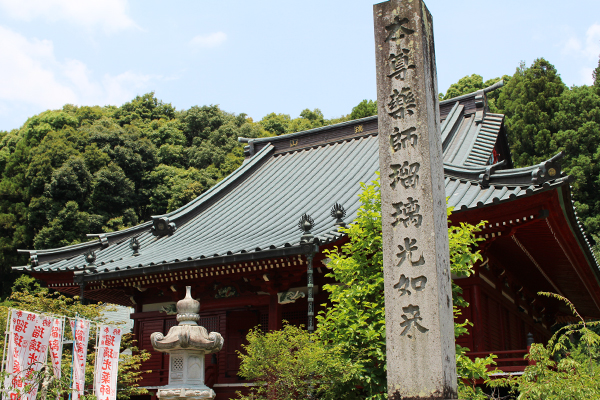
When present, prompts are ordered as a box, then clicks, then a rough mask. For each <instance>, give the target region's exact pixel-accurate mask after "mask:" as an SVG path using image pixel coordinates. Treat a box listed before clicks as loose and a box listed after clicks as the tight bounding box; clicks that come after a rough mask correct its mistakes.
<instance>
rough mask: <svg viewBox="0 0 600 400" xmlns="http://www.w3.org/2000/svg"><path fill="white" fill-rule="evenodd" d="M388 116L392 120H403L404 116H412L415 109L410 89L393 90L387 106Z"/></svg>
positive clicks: (414, 101) (415, 105)
mask: <svg viewBox="0 0 600 400" xmlns="http://www.w3.org/2000/svg"><path fill="white" fill-rule="evenodd" d="M387 106H388V109H389V112H388V114H389V115H390V116H391V117H392V118H394V119H403V118H404V117H405V116H406V115H413V114H414V113H415V110H414V109H415V107H417V103H416V99H415V95H414V93H413V92H412V90H410V88H402V89H401V90H400V91H398V89H394V90H393V92H392V94H391V95H390V102H389V103H388V104H387Z"/></svg>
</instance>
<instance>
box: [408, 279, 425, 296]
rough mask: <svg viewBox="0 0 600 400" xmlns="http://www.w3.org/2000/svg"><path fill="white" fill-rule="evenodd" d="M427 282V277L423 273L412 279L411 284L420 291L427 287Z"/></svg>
mask: <svg viewBox="0 0 600 400" xmlns="http://www.w3.org/2000/svg"><path fill="white" fill-rule="evenodd" d="M426 284H427V278H426V277H425V276H423V275H421V276H417V277H416V278H412V279H411V280H410V285H411V286H412V288H413V289H414V290H415V291H416V292H420V291H421V290H423V289H425V285H426Z"/></svg>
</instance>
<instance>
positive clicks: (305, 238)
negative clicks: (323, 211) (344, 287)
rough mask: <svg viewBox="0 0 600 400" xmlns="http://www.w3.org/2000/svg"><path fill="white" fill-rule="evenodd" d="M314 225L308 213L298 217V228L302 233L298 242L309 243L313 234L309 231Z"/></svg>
mask: <svg viewBox="0 0 600 400" xmlns="http://www.w3.org/2000/svg"><path fill="white" fill-rule="evenodd" d="M314 226H315V221H314V220H313V219H312V218H311V217H310V215H308V214H306V213H305V214H304V215H303V216H301V217H300V221H299V222H298V229H300V231H301V232H303V233H304V234H303V235H302V237H300V243H309V242H312V240H313V238H314V235H312V234H311V233H310V231H311V230H312V228H313V227H314Z"/></svg>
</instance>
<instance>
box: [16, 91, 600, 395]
mask: <svg viewBox="0 0 600 400" xmlns="http://www.w3.org/2000/svg"><path fill="white" fill-rule="evenodd" d="M496 86H497V85H496ZM494 88H495V87H491V88H488V89H484V90H480V91H478V92H475V93H472V94H468V95H464V96H460V97H457V98H454V99H451V100H446V101H442V102H441V103H440V117H441V122H442V124H441V134H442V142H443V153H444V173H445V185H446V196H447V198H448V205H449V206H450V207H453V213H452V215H451V221H452V224H460V223H461V222H469V223H472V224H476V223H478V222H480V221H482V220H485V221H487V222H486V224H485V228H484V230H483V231H481V232H480V233H479V234H478V235H480V236H481V237H482V238H483V239H485V240H484V241H482V242H481V244H480V249H481V250H482V255H483V262H481V263H478V265H476V267H475V274H474V275H473V276H471V277H469V278H463V279H457V280H456V282H457V283H458V284H459V285H460V286H461V287H462V288H463V290H464V297H465V299H466V300H467V301H468V302H469V303H470V304H471V305H470V307H468V308H467V309H465V310H464V311H463V317H464V318H468V319H469V320H470V321H472V322H473V323H474V326H473V327H472V328H471V334H470V335H468V336H464V337H461V338H460V339H459V343H460V344H461V345H463V346H466V347H468V348H470V349H471V350H472V354H473V355H478V354H481V355H483V354H489V353H490V352H493V353H495V354H497V355H499V359H498V366H499V367H500V368H501V369H503V370H504V371H507V372H518V371H522V370H523V368H524V367H525V365H526V362H525V361H523V360H522V357H523V355H524V353H525V352H526V351H527V350H526V349H527V344H528V336H529V340H533V341H535V342H544V341H545V340H547V339H548V338H549V337H550V335H551V327H552V325H553V324H554V323H556V322H557V321H567V320H568V318H569V316H570V315H571V313H570V312H569V310H568V309H567V308H566V306H565V305H564V304H561V303H560V302H558V301H556V300H554V299H550V298H547V297H543V296H539V295H538V294H537V293H538V292H540V291H547V292H554V293H558V294H561V295H563V296H565V297H567V298H568V299H570V300H571V301H572V302H573V303H574V305H575V306H576V307H577V309H578V311H579V312H580V313H581V314H582V315H583V316H585V317H589V318H598V317H600V280H599V279H600V272H599V270H598V264H597V262H596V260H595V258H594V256H593V253H592V251H591V248H590V244H589V243H588V241H587V239H586V237H585V234H584V232H583V231H582V227H581V225H580V223H579V221H578V219H577V215H576V212H575V210H574V207H573V202H572V199H571V195H572V193H571V187H570V186H569V182H570V177H569V176H566V175H565V174H564V173H563V172H562V171H561V166H560V159H561V155H560V154H559V155H556V156H555V157H553V158H552V159H549V160H547V161H545V162H543V163H540V164H538V165H534V166H530V167H527V168H517V169H515V168H513V164H512V161H511V156H510V152H509V145H508V140H507V135H506V129H505V127H504V116H503V115H500V114H493V113H491V112H490V111H489V108H488V106H487V100H486V93H487V92H488V91H490V90H493V89H494ZM377 135H378V126H377V117H376V116H374V117H367V118H363V119H359V120H353V121H348V122H343V123H340V124H336V125H331V126H326V127H322V128H317V129H312V130H309V131H304V132H297V133H292V134H288V135H282V136H277V137H269V138H260V139H243V138H242V139H241V141H244V142H247V146H246V147H245V153H246V159H245V161H244V163H243V164H242V165H241V166H240V167H239V168H238V169H237V170H236V171H235V172H233V173H232V174H231V175H230V176H228V177H227V178H225V179H224V180H222V181H221V182H219V183H218V184H217V185H215V186H214V187H213V188H211V189H210V190H208V191H207V192H205V193H204V194H202V195H201V196H199V197H198V198H196V199H195V200H193V201H191V202H190V203H188V204H186V205H185V206H183V207H181V208H179V209H177V210H175V211H173V212H170V213H168V214H165V215H159V216H155V217H153V219H152V221H148V222H145V223H143V224H140V225H137V226H135V227H132V228H129V229H125V230H122V231H118V232H112V233H106V234H97V235H90V236H93V237H94V239H93V240H91V241H89V242H86V243H81V244H77V245H73V246H67V247H63V248H57V249H46V250H27V252H29V254H30V265H28V266H26V267H15V269H20V270H22V271H24V272H26V273H28V274H30V275H31V276H33V277H35V278H37V279H39V280H41V281H44V282H46V284H47V285H48V287H49V288H52V289H56V290H58V291H61V292H64V293H68V294H71V295H79V294H80V293H81V294H83V296H84V297H85V298H86V299H89V300H93V301H102V302H110V303H116V304H120V305H123V306H129V307H134V309H135V312H134V313H133V314H132V315H131V318H132V319H133V320H134V321H135V325H134V334H135V335H136V337H137V339H138V341H139V344H140V347H141V348H144V349H146V350H148V351H150V352H151V353H152V357H151V359H150V360H149V361H147V362H146V363H145V365H144V366H143V368H144V369H147V370H152V372H151V373H149V374H146V376H145V377H144V380H143V383H142V385H143V386H146V387H149V388H151V389H153V390H155V389H156V388H157V387H159V386H163V385H166V384H167V382H168V354H163V353H159V352H156V351H154V349H153V348H152V344H151V342H150V335H151V334H152V333H153V332H164V333H166V332H167V331H168V330H169V328H171V327H172V326H174V325H176V324H177V322H176V321H175V309H174V305H175V302H176V301H178V300H179V299H181V298H182V297H183V295H184V293H185V286H186V285H189V286H191V287H192V295H193V297H194V298H196V299H198V300H199V301H200V321H199V324H200V325H202V326H204V327H205V328H206V329H207V330H208V331H209V332H219V333H221V335H222V336H223V338H224V346H223V350H222V351H221V352H219V353H217V354H211V355H207V356H206V362H205V366H206V383H207V385H208V386H209V387H211V388H213V389H214V390H215V392H216V393H217V399H227V398H233V396H234V393H235V391H236V390H239V389H240V387H241V386H243V385H244V384H245V381H244V380H242V379H241V378H240V377H239V376H238V375H237V372H238V368H239V360H238V356H237V354H236V351H237V350H240V349H241V345H242V344H243V343H244V340H245V335H246V333H247V332H248V330H249V329H251V328H253V327H255V326H257V325H259V324H260V325H261V327H262V329H269V330H273V329H279V328H280V327H281V323H282V322H281V321H282V320H286V321H289V323H292V324H296V325H299V324H304V325H306V324H307V307H308V304H307V301H308V299H307V253H306V246H302V245H301V243H300V238H301V236H302V234H303V233H302V232H301V231H300V230H299V229H298V222H299V220H300V218H301V216H302V215H304V214H305V213H306V214H308V215H310V217H311V218H312V219H313V220H314V227H313V228H312V230H311V233H312V235H314V236H315V237H316V238H317V239H318V248H317V249H316V250H317V252H316V253H315V254H314V259H313V266H314V292H315V301H314V304H315V308H316V310H315V312H318V311H319V310H320V309H321V306H320V305H321V304H323V303H326V302H327V294H326V293H325V292H324V291H323V290H321V288H322V286H323V284H325V283H329V282H331V279H330V278H326V277H325V274H326V273H327V261H328V259H327V258H326V255H325V254H324V253H323V251H324V250H326V249H331V248H333V247H335V246H338V247H339V246H341V245H342V244H344V243H345V242H346V241H347V240H348V239H347V237H346V236H345V235H344V234H342V233H340V232H338V227H339V225H340V223H345V224H350V223H352V221H353V220H354V219H355V218H356V215H357V210H358V208H359V206H360V202H359V198H358V194H359V193H360V191H361V186H360V183H361V182H369V181H371V180H374V179H376V171H377V170H378V169H379V156H378V151H379V148H378V146H379V145H378V138H377ZM407 140H409V139H407ZM391 145H401V143H397V144H394V143H392V144H391ZM407 173H409V174H410V171H408V172H407ZM398 184H399V185H400V184H401V181H399V182H398ZM336 204H339V205H341V206H342V208H343V210H344V212H338V215H337V216H336V215H335V213H332V208H333V207H334V206H335V205H336ZM340 217H341V218H340ZM529 334H531V335H529Z"/></svg>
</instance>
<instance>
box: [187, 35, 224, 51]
mask: <svg viewBox="0 0 600 400" xmlns="http://www.w3.org/2000/svg"><path fill="white" fill-rule="evenodd" d="M226 40H227V34H225V33H223V32H213V33H211V34H208V35H198V36H196V37H194V38H193V39H192V40H190V44H191V45H192V46H196V47H217V46H219V45H221V44H222V43H223V42H225V41H226Z"/></svg>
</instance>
